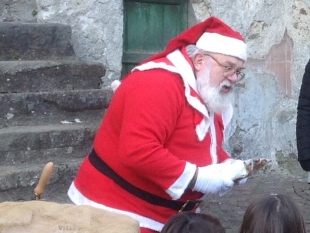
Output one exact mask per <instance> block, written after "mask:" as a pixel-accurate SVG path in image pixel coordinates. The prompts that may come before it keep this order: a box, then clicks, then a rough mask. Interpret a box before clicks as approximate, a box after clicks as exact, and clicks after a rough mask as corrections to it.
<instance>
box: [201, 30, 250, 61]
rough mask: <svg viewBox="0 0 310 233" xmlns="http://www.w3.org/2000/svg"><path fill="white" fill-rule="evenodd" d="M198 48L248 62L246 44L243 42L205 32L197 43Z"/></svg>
mask: <svg viewBox="0 0 310 233" xmlns="http://www.w3.org/2000/svg"><path fill="white" fill-rule="evenodd" d="M196 46H197V48H199V49H202V50H204V51H208V52H212V53H221V54H225V55H229V56H233V57H237V58H240V59H242V60H243V61H246V60H247V52H246V44H245V43H244V42H243V41H242V40H238V39H235V38H233V37H228V36H223V35H221V34H217V33H209V32H205V33H204V34H202V36H201V37H200V38H199V39H198V41H197V43H196Z"/></svg>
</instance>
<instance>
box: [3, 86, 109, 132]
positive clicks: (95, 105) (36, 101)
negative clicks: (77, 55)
mask: <svg viewBox="0 0 310 233" xmlns="http://www.w3.org/2000/svg"><path fill="white" fill-rule="evenodd" d="M111 97H112V90H111V89H110V88H103V89H92V90H83V91H76V90H75V91H55V92H38V93H34V92H32V93H8V94H0V103H1V104H0V128H3V127H6V126H14V125H24V123H22V122H28V123H29V124H30V125H31V123H30V122H31V120H32V121H33V122H34V123H35V122H36V121H39V122H41V121H42V122H48V121H49V120H50V121H52V122H60V120H61V121H63V120H68V121H72V120H74V119H75V118H80V117H79V115H80V113H82V112H88V111H89V113H91V112H92V111H94V112H93V113H94V114H96V115H98V114H100V115H101V116H102V113H103V112H104V110H105V109H106V108H107V107H108V105H109V102H110V99H111ZM81 115H82V116H83V114H81ZM89 116H90V115H88V117H89ZM88 119H91V118H88ZM96 119H97V118H96ZM80 120H83V121H84V119H83V118H82V119H80Z"/></svg>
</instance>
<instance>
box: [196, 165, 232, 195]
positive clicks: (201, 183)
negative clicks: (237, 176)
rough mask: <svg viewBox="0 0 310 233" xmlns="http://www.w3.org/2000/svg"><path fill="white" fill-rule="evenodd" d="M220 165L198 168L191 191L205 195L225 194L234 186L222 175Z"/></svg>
mask: <svg viewBox="0 0 310 233" xmlns="http://www.w3.org/2000/svg"><path fill="white" fill-rule="evenodd" d="M220 165H221V164H213V165H209V166H205V167H198V174H197V179H196V183H195V185H194V188H193V191H197V192H201V193H204V194H207V193H213V194H217V193H224V192H225V193H226V192H227V191H229V190H230V189H231V188H232V186H233V185H234V182H233V180H232V179H231V178H230V177H228V176H226V175H223V174H222V172H221V166H220Z"/></svg>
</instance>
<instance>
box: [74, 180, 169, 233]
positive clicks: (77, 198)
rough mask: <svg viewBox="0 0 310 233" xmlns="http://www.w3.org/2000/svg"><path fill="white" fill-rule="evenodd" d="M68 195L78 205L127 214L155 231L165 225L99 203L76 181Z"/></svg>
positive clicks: (142, 225)
mask: <svg viewBox="0 0 310 233" xmlns="http://www.w3.org/2000/svg"><path fill="white" fill-rule="evenodd" d="M68 196H69V198H70V199H71V201H72V202H73V203H74V204H76V205H87V206H92V207H95V208H99V209H104V210H107V211H110V212H113V213H117V214H123V215H127V216H129V217H131V218H133V219H135V220H137V221H138V222H139V224H140V227H144V228H149V229H152V230H154V231H161V229H162V228H163V226H164V225H163V224H162V223H160V222H157V221H155V220H153V219H150V218H146V217H144V216H141V215H138V214H135V213H132V212H128V211H123V210H119V209H114V208H111V207H108V206H105V205H102V204H99V203H97V202H94V201H92V200H90V199H88V198H87V197H85V196H84V195H83V194H82V193H81V192H80V191H79V190H78V189H77V188H76V186H75V185H74V182H72V183H71V185H70V188H69V190H68Z"/></svg>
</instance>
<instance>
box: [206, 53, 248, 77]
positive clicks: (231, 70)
mask: <svg viewBox="0 0 310 233" xmlns="http://www.w3.org/2000/svg"><path fill="white" fill-rule="evenodd" d="M203 55H204V56H209V57H211V58H212V59H213V60H214V61H215V62H216V63H217V64H218V65H219V66H220V67H222V68H223V71H224V76H225V77H231V76H233V75H234V74H236V75H237V78H238V82H239V81H241V80H242V79H244V77H245V74H244V73H243V72H241V70H238V69H234V68H232V67H231V66H227V65H223V64H221V63H220V62H219V61H218V60H217V59H215V58H214V57H213V56H211V55H210V54H207V53H203Z"/></svg>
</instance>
